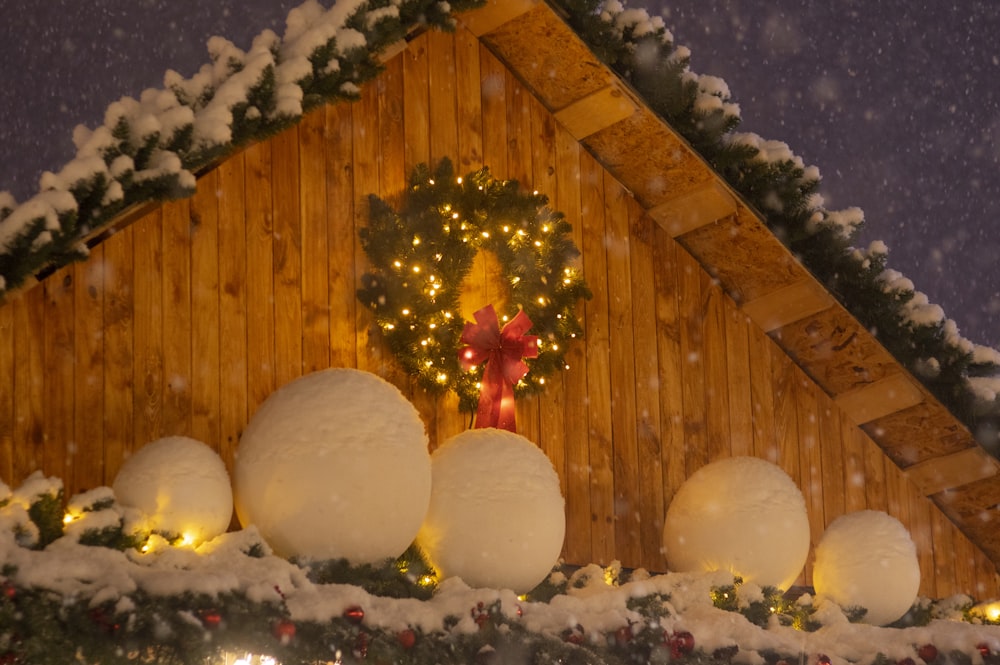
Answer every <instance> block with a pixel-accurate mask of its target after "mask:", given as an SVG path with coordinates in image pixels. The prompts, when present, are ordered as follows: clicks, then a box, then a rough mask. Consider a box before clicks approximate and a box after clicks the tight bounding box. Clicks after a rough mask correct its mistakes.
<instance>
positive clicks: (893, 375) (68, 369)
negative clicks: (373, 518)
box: [0, 1, 1000, 598]
mask: <svg viewBox="0 0 1000 665" xmlns="http://www.w3.org/2000/svg"><path fill="white" fill-rule="evenodd" d="M549 45H551V49H549ZM553 73H556V74H558V75H553ZM444 157H448V158H450V159H451V160H452V161H453V162H454V163H455V164H456V168H457V170H458V171H459V172H466V171H470V170H474V169H476V168H478V167H480V166H482V165H488V166H489V167H490V169H491V171H493V173H494V174H496V175H497V176H498V177H502V178H508V179H517V180H518V181H520V182H521V183H522V184H523V185H524V186H525V187H527V188H528V189H537V190H539V191H541V192H544V193H546V194H548V195H549V197H550V199H551V203H552V206H553V207H554V208H556V209H558V210H560V211H562V212H564V213H565V214H566V216H567V218H568V219H569V220H570V221H571V223H572V224H573V226H574V240H575V242H576V244H577V246H578V247H579V248H580V249H581V250H582V257H581V265H582V267H583V271H584V274H585V276H586V279H587V281H588V284H589V285H590V287H591V289H592V290H593V293H594V297H593V299H591V300H590V301H588V302H587V303H586V304H585V305H584V306H583V308H582V311H581V319H582V320H583V322H584V323H585V328H586V337H585V339H584V340H582V341H580V342H579V343H578V344H576V345H575V347H574V348H573V349H572V350H571V351H570V355H569V365H570V368H569V369H568V370H567V371H565V372H564V373H563V374H562V375H561V376H559V377H556V380H555V381H551V382H550V384H551V385H550V388H549V389H548V391H547V392H546V393H545V394H544V395H542V396H540V397H536V398H533V399H528V400H524V401H522V402H521V403H519V405H518V428H519V431H520V433H522V434H524V435H525V436H526V437H528V438H529V439H531V440H532V441H535V442H536V443H538V445H539V446H540V447H541V448H542V449H543V450H544V451H545V452H546V454H547V455H548V456H549V458H550V459H551V460H552V462H553V464H554V465H555V467H556V469H557V471H558V472H559V475H560V478H561V482H562V490H563V494H564V496H565V497H566V500H567V537H566V542H565V546H564V556H565V558H566V560H567V561H569V562H571V563H580V564H583V563H588V562H598V563H604V564H607V563H609V562H610V561H612V560H613V559H618V560H620V561H621V562H622V564H623V565H625V566H629V567H635V566H643V567H646V568H649V569H651V570H665V568H666V562H665V561H664V558H663V555H662V552H661V551H660V540H661V530H662V524H663V516H664V514H665V511H666V507H667V506H668V505H669V502H670V499H671V497H672V496H673V494H674V493H675V492H676V491H677V489H678V488H679V487H680V485H681V484H682V483H683V481H684V480H685V479H686V478H687V477H688V476H690V475H691V473H693V472H694V471H695V470H696V469H698V468H700V467H701V466H703V465H704V464H706V463H708V462H710V461H713V460H715V459H719V458H723V457H728V456H733V455H755V456H758V457H762V458H765V459H769V460H772V461H774V462H776V463H777V464H779V465H780V466H781V467H782V468H783V469H784V470H785V471H787V472H788V473H789V474H790V475H791V476H792V478H793V479H795V481H796V482H797V484H798V485H799V487H800V488H801V489H802V491H803V493H804V495H805V497H806V501H807V505H808V508H809V515H810V521H811V532H812V541H813V544H815V543H816V541H817V540H818V538H819V537H820V535H821V534H822V532H823V530H824V528H825V526H826V525H827V524H828V523H829V522H830V521H832V520H833V519H834V518H836V517H838V516H839V515H842V514H844V513H845V512H850V511H854V510H860V509H865V508H872V509H877V510H886V511H888V512H889V513H890V514H892V515H894V516H895V517H897V518H899V519H900V520H901V521H902V522H903V523H904V524H905V525H906V526H907V527H908V528H909V529H910V532H911V534H912V535H913V538H914V540H915V542H916V544H917V548H918V552H919V555H920V564H921V570H922V573H923V581H922V586H921V593H923V594H926V595H929V596H938V597H941V596H947V595H951V594H953V593H960V592H961V593H969V594H971V595H974V596H977V597H980V598H982V597H990V596H995V595H997V593H998V590H1000V589H998V584H997V578H996V570H995V566H994V561H995V560H996V559H997V551H996V550H995V549H992V548H993V547H994V545H993V543H994V542H995V538H996V536H992V535H989V533H988V532H987V531H986V530H985V527H983V528H982V529H981V530H980V531H977V530H976V529H977V527H976V526H975V525H970V522H974V521H975V520H974V519H973V518H972V517H970V516H974V515H976V512H975V511H976V509H977V507H978V506H979V500H978V499H977V498H969V497H970V492H971V493H972V496H974V497H979V496H982V495H988V494H989V493H990V492H991V491H993V490H992V488H993V487H994V486H993V485H992V484H988V485H987V487H986V489H985V490H982V489H981V490H969V489H968V488H969V487H970V485H969V482H970V481H975V482H986V483H989V479H990V478H992V476H993V475H994V474H995V471H996V464H995V462H994V461H993V460H992V458H988V457H984V456H983V455H981V454H980V453H981V451H979V449H978V447H977V446H976V445H975V442H974V441H973V440H972V438H971V436H970V435H969V434H968V432H967V431H965V430H964V428H961V426H958V425H956V421H954V419H953V418H951V416H950V415H948V414H947V413H946V412H945V411H944V410H943V408H942V407H940V405H939V404H937V402H936V401H934V400H933V398H931V397H930V396H929V395H928V394H927V393H926V391H925V390H924V389H923V388H921V387H920V386H919V385H918V384H916V383H915V382H914V381H913V380H912V379H911V378H910V377H909V376H908V375H907V374H906V373H905V372H904V371H903V370H902V369H901V368H900V367H899V365H898V363H896V362H895V361H894V360H893V359H892V358H891V357H889V356H888V354H887V353H886V352H885V351H884V349H882V347H881V346H880V345H878V343H877V342H876V341H875V340H874V338H873V337H872V336H871V335H869V334H868V333H867V331H865V330H864V329H863V328H862V327H861V326H860V325H859V324H858V323H857V321H855V320H854V319H853V318H852V317H851V316H850V315H849V314H847V312H846V311H845V310H843V308H842V307H841V306H840V305H837V304H835V303H834V301H833V299H832V298H831V297H830V296H829V294H827V293H826V291H825V290H824V289H823V288H822V287H821V286H820V285H819V284H818V283H816V281H815V280H814V279H812V277H811V276H810V275H809V273H808V272H807V271H806V270H805V269H804V268H803V267H802V266H801V265H800V264H799V263H798V262H796V261H795V260H794V258H793V257H792V256H791V255H790V254H789V253H788V252H787V250H786V249H785V248H784V247H783V246H782V245H781V244H780V242H778V241H777V239H776V238H775V237H774V236H773V235H772V234H771V233H770V231H768V230H767V228H766V227H765V226H764V224H763V222H762V221H761V220H760V219H759V217H757V216H756V215H755V213H754V212H753V211H752V210H750V209H749V208H748V207H747V206H746V205H745V204H744V203H743V202H742V201H741V200H740V198H739V197H738V196H737V195H735V194H734V193H733V192H732V191H731V190H730V189H729V188H728V187H727V186H725V185H724V184H723V183H721V182H720V181H719V179H718V178H717V176H715V175H714V174H713V173H712V172H711V170H710V169H709V168H708V167H707V166H706V165H705V164H704V162H703V161H702V160H701V159H700V158H699V157H698V156H697V155H696V154H695V153H694V152H693V151H692V150H691V149H690V148H689V147H687V146H686V145H685V143H684V142H683V141H682V140H681V139H680V138H679V137H678V136H677V135H676V134H675V133H674V132H673V131H672V130H670V128H669V127H667V126H666V125H665V124H664V123H663V122H662V121H660V120H659V119H658V118H656V117H655V116H653V114H652V113H651V112H649V111H648V109H646V108H645V107H644V106H643V104H642V103H641V102H640V101H639V100H637V99H635V98H634V97H633V96H632V94H631V93H630V91H629V90H627V89H626V88H625V87H624V86H623V85H622V84H621V82H620V81H618V79H617V78H616V77H614V75H613V74H612V73H611V72H610V71H609V70H607V69H606V68H604V67H603V66H602V65H600V63H599V62H598V61H597V60H596V58H594V57H593V55H591V54H590V52H589V51H588V50H587V49H586V48H585V47H584V46H583V44H582V43H581V42H580V41H579V40H578V39H577V38H576V37H575V36H574V35H573V34H572V32H571V31H570V30H569V29H568V28H567V27H566V26H565V24H564V23H563V22H562V20H561V19H560V18H559V17H558V16H557V15H556V14H555V13H554V12H553V11H552V9H551V8H550V7H548V6H547V5H545V4H538V3H535V2H530V1H523V2H510V3H507V2H504V3H491V4H490V5H488V6H487V7H486V8H485V9H483V10H480V11H479V12H475V13H472V14H470V15H468V16H466V17H465V20H464V23H463V24H462V25H460V26H459V29H458V30H457V31H456V33H455V34H454V35H448V34H441V33H437V32H429V33H423V34H420V35H417V36H415V37H414V38H413V39H412V40H411V41H410V42H409V43H408V45H407V47H406V49H405V50H403V51H402V52H400V53H398V54H396V55H394V56H393V57H391V58H390V59H388V60H387V61H386V70H385V72H384V73H383V74H382V75H381V76H380V77H379V78H378V79H376V80H375V81H373V82H372V83H371V84H369V85H367V86H365V87H364V88H363V90H362V96H361V99H360V100H359V101H358V102H356V103H353V104H340V105H332V106H327V107H324V108H321V109H319V110H317V111H314V112H313V113H311V114H309V115H308V116H306V117H305V118H304V119H303V120H302V122H301V123H299V124H298V125H297V126H295V127H293V128H291V129H289V130H287V131H285V132H283V133H282V134H280V135H278V136H276V137H274V138H272V139H270V140H267V141H264V142H261V143H258V144H255V145H252V146H249V147H247V148H246V149H245V150H243V151H242V152H239V153H237V154H235V155H233V156H232V157H230V158H228V159H226V160H225V161H224V162H222V163H221V164H219V165H218V166H217V167H215V168H213V169H212V170H210V171H208V172H206V173H203V174H201V176H200V177H199V180H198V189H197V193H196V194H195V196H194V197H193V198H191V199H188V200H182V201H176V202H171V203H167V204H163V205H158V206H153V207H150V208H149V209H147V210H144V211H140V213H137V214H134V215H132V216H131V217H128V218H123V219H122V221H121V223H120V224H118V225H117V226H118V228H117V231H116V232H115V233H113V234H110V235H109V236H108V237H107V238H106V239H105V240H104V241H103V242H101V243H100V244H98V245H96V246H95V247H94V248H93V250H92V256H91V258H90V260H89V261H87V262H86V263H83V264H77V265H74V266H71V267H69V268H65V269H61V270H59V271H57V272H56V273H54V274H53V275H51V276H49V277H48V278H47V279H45V280H44V281H43V282H42V283H41V284H40V285H38V286H36V287H35V288H33V289H30V290H27V291H25V292H23V293H21V294H20V295H18V296H16V297H15V298H13V299H12V300H11V301H10V302H9V303H7V304H6V305H5V306H3V307H2V308H0V331H3V334H2V335H0V477H3V478H5V479H11V480H12V481H13V482H15V483H16V482H17V481H19V480H21V479H23V478H24V477H26V476H27V475H28V474H29V473H31V472H32V471H34V470H36V469H42V470H43V471H44V472H45V473H47V474H50V475H56V476H59V477H61V478H63V479H64V480H65V482H66V485H67V492H68V493H70V494H72V493H74V492H77V491H81V490H84V489H87V488H91V487H94V486H97V485H102V484H110V483H111V481H112V480H113V478H114V476H115V474H116V472H117V470H118V468H119V467H120V465H121V463H122V461H123V460H124V459H125V458H126V457H127V456H128V455H129V454H130V453H131V452H132V451H133V450H135V449H137V448H139V447H140V446H142V445H143V444H144V443H146V442H148V441H151V440H153V439H156V438H158V437H161V436H166V435H172V434H184V435H189V436H192V437H195V438H197V439H200V440H202V441H205V442H206V443H209V444H210V445H212V446H213V447H215V448H216V449H217V450H218V451H219V452H220V454H221V455H222V457H223V459H224V460H226V462H227V464H229V465H230V467H231V464H232V460H233V454H234V451H235V449H236V446H237V443H238V441H239V436H240V433H241V431H242V429H243V427H244V426H245V425H246V423H247V421H248V419H249V417H250V416H251V415H252V414H253V413H254V411H255V409H256V408H257V406H258V405H259V404H260V403H261V402H262V401H263V400H264V399H265V398H266V397H267V396H268V395H269V394H270V393H271V392H272V391H274V390H275V389H276V388H277V387H279V386H281V385H283V384H285V383H287V382H288V381H290V380H292V379H294V378H296V377H298V376H300V375H302V374H304V373H307V372H310V371H313V370H317V369H322V368H326V367H331V366H332V367H341V366H346V367H358V368H361V369H365V370H369V371H372V372H374V373H376V374H378V375H380V376H382V377H384V378H386V379H388V380H390V381H392V382H393V383H394V384H396V385H397V386H398V387H399V388H400V389H401V390H403V391H404V393H405V394H407V395H408V396H409V397H410V398H411V400H412V401H413V402H414V403H415V404H416V405H417V407H418V409H419V410H420V412H421V414H422V416H423V418H424V422H425V423H426V425H427V428H428V431H429V434H430V436H431V440H432V445H436V444H437V442H440V441H442V440H444V439H445V438H447V437H448V436H451V435H452V434H455V433H457V432H459V431H461V430H462V429H464V428H465V427H466V426H467V422H466V418H465V417H464V416H462V415H460V414H459V413H458V411H457V408H456V400H455V399H454V398H453V397H447V398H439V399H433V398H431V397H429V396H427V395H426V394H424V393H423V392H422V391H421V390H420V389H418V388H416V387H415V386H414V384H413V382H412V380H411V379H410V378H409V377H407V376H406V375H404V374H403V373H402V372H401V370H400V369H399V368H398V367H397V366H396V364H395V363H394V361H393V358H392V356H391V354H390V353H389V352H388V351H387V349H386V348H385V346H384V344H383V342H382V340H381V339H380V336H379V333H378V331H377V330H376V329H375V328H374V326H373V320H372V317H371V313H370V312H369V311H368V310H367V309H366V308H364V307H363V306H361V305H360V303H359V302H358V301H357V299H356V297H355V289H356V287H357V285H358V283H359V278H360V276H361V274H362V273H363V272H364V271H365V269H366V262H365V255H364V252H363V251H362V250H361V248H360V245H359V241H358V231H359V229H361V228H363V227H364V226H365V225H366V224H367V216H368V208H367V197H368V195H369V194H371V193H375V194H378V195H379V196H381V197H383V198H385V199H387V200H389V201H390V202H393V203H397V204H398V203H399V201H400V200H401V196H402V192H403V190H404V189H405V184H406V178H407V176H408V174H409V172H410V171H411V169H412V168H413V167H414V166H416V165H417V164H419V163H422V162H428V163H431V162H435V161H437V160H439V159H441V158H444ZM500 281H501V280H499V279H498V275H497V274H496V267H495V265H493V264H492V263H491V262H490V261H489V259H488V257H486V256H480V257H478V258H477V267H476V269H475V270H474V275H473V277H472V278H471V279H470V280H469V283H468V284H467V285H466V290H467V291H468V292H469V298H468V300H469V301H470V302H475V303H478V304H485V303H488V302H490V301H491V300H493V299H495V298H496V297H498V294H499V292H498V284H499V283H500ZM463 314H464V315H465V316H466V318H469V315H470V314H471V312H463ZM859 425H860V426H862V427H859ZM942 459H943V460H945V462H947V463H950V464H951V466H948V464H947V463H945V464H941V463H939V462H940V461H941V460H942ZM934 460H938V461H934ZM970 460H971V461H972V462H974V463H973V464H970V463H969V462H970ZM956 462H957V464H956ZM942 469H943V470H942ZM970 474H971V475H970ZM984 478H985V479H986V480H983V479H984ZM975 482H973V483H972V486H975ZM976 491H978V492H979V493H978V494H975V492H976ZM928 496H931V497H932V498H930V499H929V498H927V497H928ZM942 497H945V498H942ZM952 499H954V500H952ZM996 503H997V500H994V501H993V504H991V505H995V504H996ZM936 504H937V505H936ZM939 507H943V508H944V509H945V511H946V512H947V514H948V515H949V516H950V517H951V518H952V519H954V520H955V521H956V522H957V523H958V524H959V525H960V526H961V527H962V529H964V530H965V532H966V533H968V534H970V535H971V536H972V537H973V538H974V539H975V541H976V543H978V545H979V547H977V546H976V544H973V541H972V540H970V539H969V537H967V536H966V535H965V533H963V530H962V529H960V528H958V527H956V525H955V523H953V522H952V521H950V520H949V519H948V518H947V517H946V516H945V512H942V510H940V509H939ZM989 515H990V519H989V520H982V521H983V523H984V525H988V524H989V523H990V520H991V519H992V513H990V514H989ZM991 538H992V539H994V540H991ZM984 551H985V553H984ZM991 557H992V558H993V561H991ZM799 581H800V582H801V583H804V584H809V583H810V582H811V567H810V565H807V568H806V571H805V572H804V574H803V576H802V578H801V579H800V580H799Z"/></svg>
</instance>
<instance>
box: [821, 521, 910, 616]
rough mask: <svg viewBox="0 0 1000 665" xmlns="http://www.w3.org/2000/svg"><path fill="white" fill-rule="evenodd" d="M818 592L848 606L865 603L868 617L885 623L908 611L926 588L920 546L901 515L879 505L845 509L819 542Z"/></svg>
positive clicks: (845, 606)
mask: <svg viewBox="0 0 1000 665" xmlns="http://www.w3.org/2000/svg"><path fill="white" fill-rule="evenodd" d="M813 585H814V586H815V587H816V594H817V595H820V596H826V597H827V598H830V599H831V600H833V601H834V602H835V603H837V604H838V605H840V606H841V607H843V608H847V607H864V608H865V609H866V610H868V611H867V612H866V613H865V615H864V617H862V619H861V620H862V621H864V622H865V623H870V624H873V625H876V626H884V625H886V624H889V623H892V622H893V621H895V620H896V619H899V618H900V617H902V616H903V615H904V614H906V612H907V611H908V610H909V609H910V607H911V606H912V605H913V602H914V601H915V600H916V598H917V592H918V591H919V589H920V563H919V561H918V559H917V548H916V546H915V545H914V544H913V540H912V539H911V538H910V534H909V532H908V531H907V530H906V527H904V526H903V525H902V524H901V523H900V521H899V520H897V519H896V518H895V517H893V516H891V515H888V514H886V513H883V512H881V511H877V510H861V511H858V512H855V513H849V514H847V515H841V516H840V517H838V518H837V519H835V520H834V521H833V522H831V523H830V525H829V526H828V527H827V528H826V531H825V532H824V533H823V537H822V538H820V541H819V544H818V545H816V563H815V564H814V566H813Z"/></svg>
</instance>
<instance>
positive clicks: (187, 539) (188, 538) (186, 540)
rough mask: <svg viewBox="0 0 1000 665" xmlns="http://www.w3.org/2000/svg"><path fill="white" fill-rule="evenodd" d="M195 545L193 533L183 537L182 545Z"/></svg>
mask: <svg viewBox="0 0 1000 665" xmlns="http://www.w3.org/2000/svg"><path fill="white" fill-rule="evenodd" d="M193 543H194V534H193V533H185V534H184V535H183V536H181V545H191V544H193Z"/></svg>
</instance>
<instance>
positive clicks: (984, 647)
mask: <svg viewBox="0 0 1000 665" xmlns="http://www.w3.org/2000/svg"><path fill="white" fill-rule="evenodd" d="M976 651H978V652H979V655H980V656H982V657H983V658H986V657H987V656H990V655H991V654H992V652H991V651H990V645H988V644H987V643H986V642H980V643H979V644H977V645H976Z"/></svg>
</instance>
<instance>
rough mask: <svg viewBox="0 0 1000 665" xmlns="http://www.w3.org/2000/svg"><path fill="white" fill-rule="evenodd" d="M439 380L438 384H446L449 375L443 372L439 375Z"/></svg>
mask: <svg viewBox="0 0 1000 665" xmlns="http://www.w3.org/2000/svg"><path fill="white" fill-rule="evenodd" d="M437 379H438V383H444V382H445V381H447V380H448V375H447V374H445V373H444V372H442V373H440V374H438V376H437Z"/></svg>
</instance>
